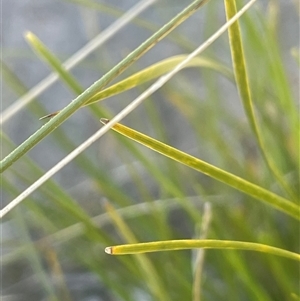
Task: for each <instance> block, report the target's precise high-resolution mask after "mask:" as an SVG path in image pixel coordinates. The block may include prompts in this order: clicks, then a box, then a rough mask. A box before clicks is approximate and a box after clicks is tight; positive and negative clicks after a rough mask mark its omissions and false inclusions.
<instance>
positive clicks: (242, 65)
mask: <svg viewBox="0 0 300 301" xmlns="http://www.w3.org/2000/svg"><path fill="white" fill-rule="evenodd" d="M224 3H225V8H226V16H227V19H228V20H229V19H231V18H232V17H233V16H234V15H235V14H236V12H237V9H236V2H235V0H225V1H224ZM228 34H229V42H230V48H231V55H232V61H233V67H234V75H235V79H236V83H237V88H238V91H239V94H240V97H241V100H242V102H243V105H244V109H245V113H246V115H247V118H248V121H249V123H250V127H251V129H252V132H253V133H254V136H255V138H256V140H257V143H258V146H259V148H260V151H261V154H262V156H263V158H264V160H265V162H266V164H267V166H268V167H269V169H270V171H271V172H272V173H273V174H274V176H275V178H276V179H277V181H278V183H280V185H281V187H282V188H283V189H284V190H285V191H286V193H287V194H288V195H289V197H290V198H292V199H293V200H296V199H298V197H297V196H296V194H295V193H294V192H293V191H292V189H291V187H290V186H289V185H288V184H287V183H286V181H285V180H284V178H283V177H282V175H281V173H280V171H279V170H278V169H277V166H276V165H275V163H274V162H273V160H272V159H271V158H270V155H269V154H268V151H267V149H266V146H265V144H264V141H263V138H262V135H261V132H260V130H259V127H258V123H257V121H256V118H255V114H254V105H253V100H252V97H251V92H250V85H249V80H248V75H247V70H246V59H245V56H244V50H243V45H242V39H241V33H240V27H239V23H238V21H237V22H235V23H234V24H233V25H232V26H231V27H230V28H229V29H228Z"/></svg>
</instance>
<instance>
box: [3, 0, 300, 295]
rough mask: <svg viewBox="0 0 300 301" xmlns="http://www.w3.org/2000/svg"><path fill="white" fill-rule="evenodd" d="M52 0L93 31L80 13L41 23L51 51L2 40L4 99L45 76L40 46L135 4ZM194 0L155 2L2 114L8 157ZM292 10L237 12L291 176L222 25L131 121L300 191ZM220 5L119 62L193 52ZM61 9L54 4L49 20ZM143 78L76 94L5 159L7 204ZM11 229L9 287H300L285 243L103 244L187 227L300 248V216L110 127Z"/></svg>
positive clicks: (30, 202)
mask: <svg viewBox="0 0 300 301" xmlns="http://www.w3.org/2000/svg"><path fill="white" fill-rule="evenodd" d="M125 2H126V1H125ZM58 3H60V4H58ZM56 4H57V5H62V6H61V7H62V8H64V10H65V11H64V10H62V12H60V13H59V16H67V15H68V14H69V12H70V11H69V9H72V10H75V11H76V12H77V13H78V14H80V18H79V20H80V21H79V22H80V24H81V27H80V30H82V32H84V34H82V32H80V31H78V27H76V26H77V25H74V28H73V30H74V32H73V33H74V35H68V34H67V35H65V37H64V40H59V42H56V43H57V44H55V42H53V41H54V40H56V39H55V37H56V35H55V31H53V32H50V31H49V32H48V33H47V34H46V33H44V35H40V34H39V33H38V32H33V33H34V34H36V35H37V36H38V37H39V38H40V39H41V40H42V41H43V42H44V43H45V45H47V46H45V47H46V48H45V50H46V55H45V54H44V55H43V54H41V52H36V53H37V55H35V54H34V52H32V51H31V50H30V49H29V48H28V47H27V48H26V47H25V46H22V47H21V48H20V49H17V48H16V49H9V48H6V47H5V45H6V44H5V43H3V62H2V74H3V87H4V88H3V94H2V97H3V101H2V112H4V111H5V110H6V109H8V108H9V107H10V105H11V103H12V102H13V100H14V99H17V98H18V97H19V96H22V95H24V94H25V93H27V91H28V89H29V87H32V86H33V85H34V84H35V83H36V82H38V80H39V78H35V82H34V81H31V76H33V77H34V76H35V75H33V74H32V72H33V71H32V70H36V69H35V68H36V67H38V68H40V69H39V71H38V72H39V76H40V78H43V77H44V76H45V75H47V74H48V73H49V71H48V69H47V68H49V67H44V66H47V65H48V66H49V62H48V63H47V64H46V65H43V64H44V63H42V62H41V61H42V60H45V59H47V57H48V59H49V57H50V54H52V56H54V60H55V57H57V58H59V59H60V60H61V61H64V60H65V59H66V58H68V57H69V56H70V54H71V53H72V52H74V50H76V49H77V48H79V47H78V45H76V33H77V32H79V33H78V35H79V36H82V35H85V38H86V40H90V39H91V38H92V37H93V36H94V35H95V34H96V33H97V32H98V31H100V30H101V26H100V25H104V24H105V26H107V24H110V23H111V22H113V21H114V20H115V19H117V18H118V17H119V16H120V15H122V13H123V11H122V10H124V11H126V10H128V9H129V7H130V6H131V5H133V3H131V1H128V3H126V4H123V5H124V7H122V9H121V8H120V6H118V2H116V3H115V4H116V6H115V7H114V6H112V4H113V3H112V2H111V1H110V5H109V6H108V5H104V4H101V3H100V2H95V1H80V0H76V1H75V0H70V1H62V2H57V3H56ZM189 4H190V2H189V1H178V2H174V1H165V2H163V1H162V2H160V3H155V4H153V5H152V6H151V7H150V8H148V10H147V12H144V13H143V14H142V15H141V16H139V17H138V18H136V19H135V20H134V21H133V22H132V23H131V24H130V25H127V26H128V27H124V29H122V31H121V32H120V33H118V34H117V35H116V36H115V37H114V38H112V40H110V41H108V42H107V43H105V44H104V45H103V46H102V47H101V48H99V49H97V50H95V51H94V52H93V53H92V55H91V56H89V57H88V58H86V59H85V60H84V61H82V62H81V63H80V64H78V65H77V66H76V68H74V69H73V70H72V71H68V72H66V73H65V77H61V78H60V81H58V82H57V83H56V84H55V85H53V86H52V87H51V88H49V89H47V90H46V91H44V92H43V93H39V94H38V96H36V97H35V98H34V100H33V101H32V102H30V103H28V105H26V107H24V108H23V109H22V110H21V111H19V112H18V113H16V114H14V115H13V116H12V117H10V118H9V119H8V120H7V121H5V122H3V121H2V122H3V123H2V132H1V135H2V136H1V139H2V141H1V142H2V149H1V152H2V155H1V157H2V158H4V157H5V156H6V155H8V154H9V153H10V152H11V151H12V150H13V149H15V148H16V147H17V145H19V144H21V143H22V142H23V141H24V140H26V138H27V137H28V136H29V135H31V134H32V133H34V132H35V131H36V130H37V129H38V128H39V127H41V125H42V124H44V123H47V122H48V120H43V121H39V120H38V119H39V118H40V117H42V116H44V115H46V114H48V113H51V112H53V111H57V110H60V109H62V108H63V107H64V106H66V105H67V104H68V103H69V102H70V100H72V99H74V98H75V97H76V96H78V95H79V94H81V93H82V92H83V91H84V90H85V89H86V88H87V87H89V86H90V85H91V84H92V83H93V82H94V81H96V80H97V79H99V78H100V77H101V76H102V75H103V74H105V73H107V72H108V71H109V70H111V69H112V67H114V66H115V65H116V64H117V63H118V62H119V61H120V60H121V59H122V58H124V57H125V56H126V55H127V54H128V53H130V52H131V51H132V50H134V49H135V48H136V47H138V46H139V45H140V44H141V43H142V42H143V41H145V40H146V39H147V38H148V37H149V36H150V35H152V34H153V33H154V32H156V31H157V30H158V29H160V28H162V26H163V25H164V24H165V23H167V22H169V20H170V19H172V18H173V17H174V16H175V15H176V14H177V13H178V12H181V11H182V10H183V9H184V8H185V7H186V6H187V5H189ZM40 5H41V7H39V9H40V10H41V11H43V7H42V4H40ZM241 5H242V1H238V7H241ZM36 9H37V12H39V10H38V8H36ZM297 10H298V7H297V3H296V2H295V3H293V2H292V1H290V2H285V1H284V2H283V1H268V2H263V1H257V3H256V4H255V5H254V6H253V7H252V8H251V9H250V10H249V11H248V12H247V13H246V14H245V15H244V16H243V17H242V18H241V20H240V26H241V31H242V41H243V47H244V51H245V53H244V54H245V59H246V65H247V71H248V76H249V78H248V80H249V87H250V91H251V96H252V99H253V103H254V113H255V116H256V117H257V124H258V127H259V131H260V133H261V135H262V140H263V143H264V146H265V151H266V152H265V154H266V157H267V158H268V159H269V160H270V161H271V162H273V163H274V165H275V167H276V169H277V170H278V175H279V178H280V179H281V181H282V182H285V183H286V186H284V185H282V184H281V183H280V181H278V177H276V176H274V173H273V172H272V171H271V170H270V168H269V167H268V165H267V164H266V160H264V157H263V155H262V152H261V151H260V147H259V144H258V143H257V139H256V137H255V133H254V132H253V127H252V126H251V122H250V123H249V118H248V117H249V116H247V115H248V112H247V110H246V111H245V110H244V107H243V100H242V98H241V97H240V96H239V95H240V94H239V92H238V84H237V83H236V80H235V78H234V68H233V63H232V53H231V51H232V49H230V43H229V39H228V34H227V33H225V34H223V35H222V36H221V37H220V38H219V39H218V40H217V41H216V42H215V43H214V44H213V45H211V46H210V47H209V48H208V49H207V50H206V51H205V52H204V53H203V54H201V56H200V57H201V58H203V61H204V62H205V63H203V66H200V67H199V66H197V67H195V68H190V69H185V70H182V71H181V72H180V73H179V74H178V75H176V77H175V78H173V79H172V80H170V81H169V82H168V83H167V84H166V85H165V86H164V87H163V88H161V89H160V90H159V91H157V92H156V93H155V94H153V95H152V96H151V97H149V98H148V99H147V100H146V101H145V102H144V103H143V104H142V105H141V106H140V107H138V108H137V109H136V110H135V111H134V112H132V113H131V114H130V115H129V116H128V117H126V119H124V121H122V123H124V124H126V125H128V126H130V127H131V128H134V129H135V130H138V131H140V132H142V133H145V134H147V135H149V136H151V137H155V138H156V139H158V140H160V141H163V142H165V143H167V144H169V145H172V146H174V147H175V148H177V149H179V150H182V151H184V152H186V153H188V154H192V155H193V156H195V157H197V158H201V159H202V160H204V161H206V162H209V163H210V164H212V165H215V166H217V167H219V168H221V169H223V170H225V171H228V172H230V173H232V174H235V175H237V176H239V177H241V178H243V179H245V180H247V181H249V182H252V183H254V184H257V185H259V186H261V187H264V188H265V189H267V190H269V191H272V192H274V193H276V194H278V195H280V196H282V197H284V198H287V199H288V200H289V201H290V202H292V203H293V204H295V205H297V206H299V127H298V122H299V115H298V112H299V108H298V104H297V99H299V86H298V83H299V69H298V68H299V65H298V64H299V32H298V29H297V28H299V26H295V24H296V25H297V24H298V25H299V15H297ZM38 15H39V14H38V13H37V14H34V17H35V18H36V17H37V16H38ZM98 18H99V19H98ZM103 19H104V20H103ZM225 20H226V17H225V8H224V2H223V1H209V2H208V4H207V5H205V6H204V7H203V8H200V9H199V10H198V11H197V12H196V13H195V14H194V15H193V16H191V17H190V18H189V19H188V20H187V21H186V22H185V23H183V24H182V25H181V26H179V27H178V28H176V29H175V30H174V31H173V32H172V33H170V34H169V35H168V36H167V37H165V38H164V39H163V40H162V41H161V42H159V43H158V44H157V45H156V46H155V47H154V48H153V49H151V50H150V51H149V52H147V53H146V54H145V55H144V56H143V57H142V58H141V59H140V60H138V61H137V62H136V63H135V64H133V65H132V66H130V67H129V68H128V69H127V70H126V71H125V73H124V74H122V75H121V76H120V78H127V77H128V76H130V75H132V74H134V73H135V72H137V71H139V70H142V69H143V68H145V67H147V66H150V65H152V64H154V63H156V62H158V61H160V60H163V59H166V58H170V57H172V56H174V55H178V54H186V53H190V52H191V51H192V50H194V49H195V48H196V47H197V46H198V45H200V44H201V43H202V42H203V41H204V40H205V39H206V38H208V37H209V36H210V35H211V34H212V33H214V32H215V31H216V30H217V29H218V28H219V27H220V26H221V25H222V24H223V23H224V22H225ZM287 20H289V22H291V23H292V25H290V24H288V25H287ZM293 20H294V21H293ZM56 21H57V20H55V19H54V17H53V19H52V18H50V19H49V21H48V22H50V23H55V22H56ZM45 22H46V21H45ZM77 22H78V20H77ZM102 22H104V23H102ZM293 22H294V23H293ZM41 24H44V23H43V22H42V23H41ZM76 24H78V23H76ZM99 24H100V25H99ZM99 27H100V28H99ZM54 28H55V27H54ZM95 28H97V29H95ZM26 29H31V28H26ZM75 29H76V30H75ZM47 35H48V36H47ZM51 35H52V38H49V36H51ZM57 37H60V35H59V34H57ZM27 38H28V36H27ZM47 39H48V41H52V42H53V43H54V44H53V45H51V44H50V43H47ZM28 40H29V43H30V41H31V46H32V47H34V43H32V39H31V40H30V39H28ZM69 40H70V41H71V40H73V42H72V43H73V45H75V46H74V49H71V48H69V46H68V41H69ZM74 41H75V44H74ZM70 43H71V42H70ZM81 46H82V45H81ZM48 47H49V48H48ZM34 48H35V51H37V48H36V47H34ZM47 48H48V49H47ZM49 49H52V50H51V51H50V50H49ZM48 51H49V52H48ZM57 58H56V59H57ZM56 62H57V65H55V64H54V63H53V64H52V66H51V68H55V69H56V71H57V70H58V69H59V68H60V67H61V65H60V63H59V61H56ZM214 64H215V65H214ZM18 66H20V67H19V68H18ZM213 66H217V67H216V68H214V67H213ZM21 67H24V68H25V70H26V72H25V71H23V69H22V68H21ZM31 68H32V70H31ZM30 70H31V71H30ZM41 70H42V71H41ZM120 78H118V79H116V80H115V82H117V81H119V80H120ZM148 86H149V82H147V83H143V84H142V85H140V86H138V87H136V88H135V89H134V90H131V91H127V92H124V93H122V94H119V95H116V96H113V97H111V98H110V99H107V100H105V101H102V102H99V103H95V104H93V105H91V106H86V107H84V108H82V109H80V110H78V111H77V112H76V113H75V114H74V115H72V116H71V117H70V118H68V119H67V120H66V122H64V123H63V124H62V125H61V126H59V127H58V128H57V129H56V130H55V131H54V132H52V133H51V134H49V135H48V136H47V137H46V138H45V139H44V140H42V141H41V142H40V143H39V144H37V145H36V147H34V148H33V149H32V150H31V151H29V152H28V154H26V155H24V156H22V157H21V158H20V159H19V160H18V161H17V162H15V163H14V164H13V165H11V166H10V167H9V168H8V169H7V170H5V171H4V172H3V174H2V178H1V198H2V204H3V206H2V207H4V205H6V204H7V203H9V202H10V201H11V200H12V199H14V198H15V197H17V196H18V195H19V194H20V193H21V192H22V191H23V190H24V189H25V188H26V187H28V186H29V185H31V184H32V183H34V182H35V181H36V180H37V179H38V178H39V177H40V176H41V175H43V174H44V173H45V172H46V171H47V170H49V169H50V168H51V167H52V166H53V165H55V164H56V163H57V162H58V161H59V160H60V159H62V158H63V157H65V156H66V155H67V154H69V153H70V152H71V151H72V150H73V149H75V148H76V147H77V146H78V145H79V144H80V143H81V142H83V141H85V140H86V139H87V138H88V137H89V136H90V135H92V134H93V133H94V132H95V131H97V130H98V128H100V127H101V126H102V125H101V123H100V121H99V119H100V118H102V117H110V116H114V115H115V114H116V113H118V112H119V111H120V110H121V109H122V108H123V107H125V106H126V105H127V104H129V103H130V102H131V101H132V99H133V98H135V97H136V96H138V95H139V94H140V93H141V92H142V91H144V90H145V89H146V88H147V87H148ZM1 231H2V237H1V240H2V246H1V249H2V262H1V265H2V294H3V296H6V298H8V299H7V300H299V295H300V291H299V264H298V262H295V261H292V260H290V259H286V258H281V257H275V256H272V255H269V254H262V253H254V252H245V251H240V250H208V251H205V253H204V251H196V250H193V251H191V250H185V251H172V252H171V251H170V252H158V253H151V254H147V255H139V256H137V255H124V256H109V255H107V254H105V253H104V249H105V247H107V246H111V245H118V244H123V243H128V242H130V243H131V242H135V241H136V242H147V241H161V240H174V239H189V238H211V239H224V240H236V241H249V242H258V243H262V244H268V245H271V246H276V247H279V248H282V249H285V250H289V251H292V252H296V253H299V223H298V221H297V220H296V219H294V218H292V217H291V216H289V215H287V214H285V213H283V212H281V211H278V210H277V209H275V208H273V207H272V206H270V205H267V204H265V203H262V202H258V201H257V200H255V199H254V198H252V197H250V196H248V195H246V194H244V193H242V192H239V191H237V190H235V189H233V188H231V187H229V186H227V185H225V184H223V183H220V182H217V181H216V180H214V179H212V178H210V177H208V176H206V175H203V174H201V173H199V172H197V171H194V170H192V169H190V168H188V167H186V166H184V165H181V164H179V163H177V162H174V161H172V160H170V159H168V158H165V157H164V156H161V155H159V154H157V153H154V152H153V151H151V150H149V149H147V148H146V147H144V146H141V145H138V144H137V143H135V142H133V141H130V140H129V139H127V138H124V137H122V136H121V135H118V134H115V133H113V132H109V133H107V134H106V135H105V136H104V137H102V138H101V139H100V140H99V141H97V142H96V143H94V144H93V145H92V146H91V147H90V148H89V149H87V150H86V151H84V152H83V153H82V154H80V155H79V156H78V157H77V158H76V159H74V160H73V161H72V162H71V163H70V164H69V165H67V166H66V167H65V168H64V169H62V170H61V171H60V172H59V173H57V174H56V175H54V176H53V177H52V178H51V179H50V180H48V181H47V182H46V183H45V184H44V185H42V186H41V187H40V188H39V189H38V190H37V191H35V192H34V193H33V194H32V195H30V196H29V197H28V198H27V199H26V200H25V201H24V202H23V203H22V204H21V205H19V206H17V207H16V208H14V209H13V210H12V211H11V212H10V213H9V214H8V215H7V216H5V217H4V218H3V220H2V224H1ZM5 300H6V299H5Z"/></svg>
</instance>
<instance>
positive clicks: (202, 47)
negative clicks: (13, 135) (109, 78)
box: [0, 0, 256, 218]
mask: <svg viewBox="0 0 300 301" xmlns="http://www.w3.org/2000/svg"><path fill="white" fill-rule="evenodd" d="M255 1H256V0H251V1H250V2H249V3H247V4H246V5H245V6H244V7H243V8H242V9H241V10H240V11H239V12H238V13H237V14H236V15H235V16H234V17H233V18H232V19H230V20H229V21H228V22H226V23H225V24H224V25H223V26H222V27H221V28H220V29H219V30H218V31H216V32H215V33H214V34H213V35H212V36H211V37H210V38H209V39H208V40H206V41H205V42H204V43H203V44H201V45H200V46H199V47H198V48H197V49H195V50H194V51H193V52H192V53H191V54H189V55H188V56H187V58H186V59H185V60H184V61H182V62H181V63H180V64H178V65H176V67H175V68H174V69H173V70H172V71H171V72H169V73H167V74H166V75H164V76H163V77H161V78H160V79H159V80H157V81H156V82H155V83H154V84H153V85H152V86H151V87H150V88H148V89H147V90H146V91H145V92H144V93H142V94H141V95H140V96H139V97H137V98H136V99H135V100H134V101H132V102H131V103H130V104H129V105H128V106H127V107H125V108H124V109H123V110H122V111H121V112H120V113H119V114H117V115H116V116H115V117H114V118H113V119H111V120H110V121H108V123H107V124H106V125H105V126H104V127H102V128H101V129H100V130H99V131H98V132H96V133H95V134H94V135H92V136H91V137H90V138H89V139H87V140H86V141H85V142H84V143H82V144H81V145H80V146H79V147H77V148H76V149H75V150H73V151H72V152H71V153H70V154H69V155H68V156H67V157H65V158H64V159H62V160H61V161H60V162H59V163H58V164H56V165H55V166H54V167H53V168H52V169H50V170H49V171H48V172H47V173H46V174H44V175H43V176H42V177H41V178H39V179H38V180H37V181H36V182H35V183H34V184H32V185H31V186H30V187H28V188H27V189H26V190H25V191H24V192H23V193H21V194H20V195H19V196H18V197H17V198H15V199H14V200H13V201H11V202H10V203H9V204H8V205H7V206H6V207H4V208H3V209H2V210H0V218H2V217H3V216H5V215H6V214H7V213H8V212H10V211H11V210H12V209H13V208H14V207H15V206H17V205H18V204H19V203H21V202H22V201H23V200H24V199H25V198H26V197H27V196H28V195H30V194H31V193H32V192H33V191H35V190H36V189H37V188H38V187H40V186H41V185H42V184H43V183H45V182H46V181H47V180H48V179H49V178H51V176H52V175H54V174H55V173H57V172H58V171H59V170H60V169H61V168H63V167H64V166H65V165H67V164H68V163H69V162H70V161H72V160H73V159H74V158H76V157H77V156H78V155H79V154H80V153H81V152H83V151H84V150H85V149H86V148H88V147H89V146H90V145H91V144H92V143H94V142H95V141H96V140H97V139H99V138H100V137H101V136H102V135H103V134H104V133H106V132H107V131H108V130H109V129H110V128H111V127H112V126H113V125H115V124H116V123H117V122H119V121H120V120H122V119H123V118H124V117H125V116H127V115H128V114H129V113H130V112H132V111H133V110H134V109H135V108H136V107H137V106H138V105H140V104H141V103H142V102H143V101H144V100H145V99H146V98H147V97H148V96H150V95H151V94H153V93H154V92H155V91H157V90H158V89H159V88H161V87H162V86H163V85H164V84H165V83H166V82H167V81H168V80H170V79H171V78H172V77H173V76H174V75H175V74H177V73H178V72H179V71H180V70H181V69H182V68H183V67H184V66H185V65H186V64H187V63H189V61H190V60H191V59H193V58H194V57H195V56H197V55H199V54H200V53H201V52H202V51H204V50H205V49H206V48H207V47H208V46H210V45H211V44H212V43H213V42H214V41H215V40H216V39H217V38H218V37H219V36H220V35H221V34H222V33H224V32H225V31H226V30H227V29H228V27H230V26H231V24H232V23H234V22H235V21H236V20H237V19H238V18H240V17H241V16H242V15H243V14H244V13H245V12H246V11H247V10H248V9H249V8H250V7H251V5H253V4H254V3H255ZM197 3H198V2H197ZM204 3H205V2H201V3H198V5H196V7H194V5H192V7H193V8H194V9H196V8H198V7H199V6H201V5H203V4H204ZM188 8H189V9H188ZM188 8H187V9H186V10H185V11H188V13H190V14H191V13H192V12H190V8H191V6H190V7H188ZM178 16H181V17H178ZM178 16H177V17H176V18H174V19H176V20H177V19H178V18H179V20H177V22H180V21H182V19H183V18H184V17H185V15H183V16H182V13H181V14H179V15H178ZM174 19H173V20H174ZM173 20H172V21H171V23H172V25H174V24H173ZM169 26H171V25H170V23H168V24H167V25H166V26H164V27H163V29H164V28H165V27H167V28H169ZM174 26H175V25H174ZM170 30H171V29H170ZM152 38H153V37H152ZM150 45H151V43H150ZM149 47H150V46H149ZM129 57H131V55H129ZM118 66H119V65H118ZM114 69H116V68H114ZM117 69H118V68H117ZM108 74H110V73H108ZM100 82H101V80H100ZM88 90H89V89H88ZM80 97H81V96H79V98H78V99H77V100H78V103H79V105H81V103H80V101H81V100H82V99H81V98H80ZM87 97H89V93H88V94H87ZM78 103H77V104H78ZM70 105H72V104H70ZM70 105H69V106H70ZM69 106H68V107H69ZM68 107H67V108H68ZM67 108H65V109H64V110H63V111H61V112H60V113H59V114H58V115H56V116H55V117H54V118H53V119H55V120H60V119H59V116H65V115H64V113H63V112H65V114H69V113H70V112H71V111H72V110H73V109H74V107H72V108H71V109H69V110H68V109H67ZM62 113H63V115H61V114H62ZM62 118H64V117H62ZM53 119H52V120H53ZM52 120H50V121H49V123H51V121H52ZM51 126H53V123H51ZM48 130H49V131H51V129H49V128H48ZM42 135H43V134H42ZM33 136H34V135H33ZM33 136H32V137H33ZM40 138H41V137H40ZM41 139H42V138H41ZM28 140H30V139H28ZM27 142H28V141H26V143H27ZM29 144H30V143H29ZM21 146H22V145H21ZM19 148H20V147H19ZM15 151H16V152H18V151H17V150H15ZM25 152H26V151H25ZM15 155H16V154H14V156H15ZM9 156H10V155H8V156H7V157H6V159H7V158H8V157H9ZM9 160H11V158H9ZM3 161H4V160H3ZM12 163H13V160H12V161H11V162H10V163H8V162H6V164H12Z"/></svg>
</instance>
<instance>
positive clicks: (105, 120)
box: [100, 118, 109, 124]
mask: <svg viewBox="0 0 300 301" xmlns="http://www.w3.org/2000/svg"><path fill="white" fill-rule="evenodd" d="M100 122H102V123H103V124H107V123H108V122H109V119H107V118H101V119H100Z"/></svg>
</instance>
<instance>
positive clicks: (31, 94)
mask: <svg viewBox="0 0 300 301" xmlns="http://www.w3.org/2000/svg"><path fill="white" fill-rule="evenodd" d="M155 1H156V0H142V1H140V2H139V3H138V4H136V5H135V6H133V7H132V8H131V9H129V10H128V11H127V12H126V13H124V15H123V16H122V17H120V18H119V19H118V20H116V21H115V22H114V23H113V24H111V25H110V26H109V27H107V28H106V29H105V30H103V31H102V32H101V33H100V34H99V35H98V36H96V37H95V38H94V39H93V40H91V41H90V42H88V43H87V44H86V45H85V46H83V47H82V48H81V49H79V50H78V51H77V52H76V53H74V54H73V55H72V56H71V57H70V58H69V59H68V60H66V61H65V62H64V63H63V66H64V67H65V69H66V70H70V69H72V68H73V67H75V66H76V65H77V64H78V63H80V62H81V61H82V60H83V59H85V58H86V57H87V56H88V55H89V54H90V53H92V52H93V51H94V50H96V49H97V48H98V47H99V46H101V45H102V44H104V43H105V42H106V41H107V40H109V39H110V38H111V37H113V36H114V35H115V34H116V33H117V32H118V31H119V30H120V29H122V28H123V27H124V26H125V25H126V24H128V23H129V22H131V21H132V19H134V18H135V17H136V16H137V15H139V14H140V13H141V12H143V11H144V10H145V9H146V8H148V7H149V6H150V5H152V4H153V3H154V2H155ZM58 79H59V76H58V74H56V73H51V74H50V75H48V76H47V77H46V78H44V79H43V80H41V81H40V82H39V83H38V84H37V85H36V86H35V87H33V88H32V89H30V90H29V91H28V92H27V93H26V94H25V95H23V96H22V97H20V98H19V99H18V100H16V101H15V102H14V103H13V104H12V105H11V106H9V107H8V108H7V109H6V110H4V111H3V112H2V113H1V115H0V124H3V123H5V122H6V121H7V120H9V119H10V118H11V117H12V116H13V115H14V114H16V113H17V112H19V111H20V110H21V109H22V108H24V107H25V106H26V105H27V104H29V103H30V102H31V101H33V100H34V98H36V97H37V96H38V95H40V94H41V93H43V92H44V91H45V90H47V89H48V88H49V87H51V86H52V85H53V84H54V83H55V82H56V81H57V80H58Z"/></svg>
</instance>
